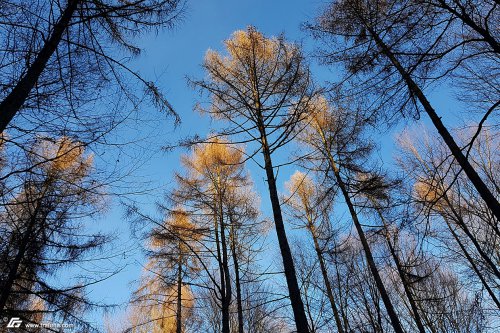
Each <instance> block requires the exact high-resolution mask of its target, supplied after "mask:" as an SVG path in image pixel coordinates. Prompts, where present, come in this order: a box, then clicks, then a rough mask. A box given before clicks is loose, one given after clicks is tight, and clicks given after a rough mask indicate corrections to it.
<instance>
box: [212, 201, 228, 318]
mask: <svg viewBox="0 0 500 333" xmlns="http://www.w3.org/2000/svg"><path fill="white" fill-rule="evenodd" d="M217 206H218V205H217V204H215V205H214V232H215V244H216V248H217V263H218V265H219V277H220V288H219V291H220V301H221V305H222V306H221V308H222V322H223V326H224V320H226V319H227V320H229V315H228V313H226V315H225V314H224V313H225V312H224V304H225V301H226V278H225V274H224V266H223V263H222V253H221V245H220V243H221V242H220V238H219V218H218V213H217V212H218V208H217Z"/></svg>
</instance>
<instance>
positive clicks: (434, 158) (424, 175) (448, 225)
mask: <svg viewBox="0 0 500 333" xmlns="http://www.w3.org/2000/svg"><path fill="white" fill-rule="evenodd" d="M424 133H425V131H424ZM399 142H400V146H401V156H400V164H401V165H403V166H404V169H405V170H406V172H407V173H408V175H409V176H410V179H412V181H413V184H412V186H413V193H412V195H413V197H414V200H415V201H416V206H417V207H418V208H417V209H418V211H423V214H424V216H425V217H426V218H427V219H430V220H432V221H435V226H436V227H438V226H441V225H443V227H444V230H442V233H443V235H447V236H448V237H439V239H440V242H442V243H443V245H445V248H448V249H449V251H450V252H451V253H461V254H462V256H463V257H462V258H460V259H459V261H462V260H463V259H465V262H466V263H467V265H468V266H469V267H470V271H472V272H474V274H475V275H476V276H477V278H479V280H480V282H481V284H482V285H483V286H484V288H485V289H486V291H487V292H488V294H489V296H490V298H491V299H492V300H493V301H494V303H495V304H496V307H499V308H500V306H499V305H500V303H499V300H498V296H497V293H496V292H495V289H497V288H498V279H499V278H500V274H499V272H498V261H499V260H500V258H499V257H498V248H499V239H500V238H499V237H500V234H499V230H498V223H497V222H496V220H495V217H494V216H492V215H491V214H488V213H489V210H488V209H487V208H486V207H485V206H484V204H483V203H482V202H481V201H478V200H477V198H476V195H475V192H474V190H473V189H472V188H471V187H470V185H469V184H468V182H467V179H464V177H463V176H461V174H460V168H459V166H457V165H456V163H455V162H454V161H453V160H450V158H449V157H448V154H447V151H446V149H445V147H443V146H442V144H440V143H439V142H437V140H436V139H435V138H433V137H430V136H429V135H428V134H425V135H419V138H418V139H417V138H416V137H413V136H411V135H410V134H409V133H408V132H407V133H405V134H404V135H402V136H401V137H400V139H399ZM495 146H497V140H496V138H495V136H494V135H491V134H490V132H489V131H488V130H486V131H483V133H481V134H480V135H479V136H478V138H477V139H476V141H475V143H474V145H473V146H472V147H471V150H470V156H471V158H472V160H473V161H474V162H475V163H476V168H477V169H478V170H481V174H482V175H483V177H484V178H485V179H490V180H491V181H492V182H493V183H494V184H495V176H494V175H495V174H496V173H497V171H496V169H497V168H498V161H497V159H498V157H497V156H496V155H495V154H494V153H493V151H494V150H495ZM495 186H496V185H495ZM439 220H440V221H441V222H439ZM449 236H451V239H450V238H449ZM457 246H458V248H457Z"/></svg>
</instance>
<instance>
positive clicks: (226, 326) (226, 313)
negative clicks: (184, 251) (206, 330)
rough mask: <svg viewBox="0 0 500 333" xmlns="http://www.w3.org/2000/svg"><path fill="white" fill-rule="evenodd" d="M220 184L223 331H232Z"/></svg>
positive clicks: (224, 332) (229, 285)
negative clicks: (223, 285)
mask: <svg viewBox="0 0 500 333" xmlns="http://www.w3.org/2000/svg"><path fill="white" fill-rule="evenodd" d="M219 185H220V184H219V183H218V184H217V186H218V189H219V191H218V192H219V193H218V196H219V220H220V223H219V227H220V242H221V246H222V268H223V270H224V280H225V282H226V283H225V288H226V291H225V293H224V294H225V297H223V299H222V333H230V320H231V318H230V305H231V276H230V273H229V262H228V251H227V241H226V223H225V222H224V212H223V207H222V194H221V193H220V186H219Z"/></svg>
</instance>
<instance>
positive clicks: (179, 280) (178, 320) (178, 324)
mask: <svg viewBox="0 0 500 333" xmlns="http://www.w3.org/2000/svg"><path fill="white" fill-rule="evenodd" d="M180 250H181V249H180V246H179V251H180ZM177 270H178V271H177V312H176V314H175V315H176V316H175V326H176V333H182V255H179V263H178V267H177Z"/></svg>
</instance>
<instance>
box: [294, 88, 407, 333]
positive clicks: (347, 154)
mask: <svg viewBox="0 0 500 333" xmlns="http://www.w3.org/2000/svg"><path fill="white" fill-rule="evenodd" d="M307 121H308V124H309V126H307V127H306V128H305V129H304V130H302V131H301V133H299V137H298V138H299V140H300V142H302V143H303V144H304V145H306V146H308V147H310V148H311V149H312V150H313V153H314V156H316V157H312V160H316V163H319V164H320V165H325V166H326V168H325V170H326V172H327V176H328V177H329V178H330V179H332V180H333V181H334V182H335V184H336V185H337V186H338V187H339V189H340V192H341V194H342V198H343V199H344V201H345V203H346V205H347V207H348V211H349V214H350V216H351V218H352V222H353V224H354V227H355V229H356V232H357V234H358V237H359V240H360V242H361V245H362V247H363V251H364V253H365V256H366V263H367V266H368V268H369V269H370V272H371V274H372V276H373V278H374V281H375V284H376V287H377V289H378V292H379V293H380V297H381V298H382V300H383V303H384V305H385V308H386V310H387V313H388V316H389V318H390V321H391V324H392V326H393V328H394V330H395V331H396V332H398V333H401V332H404V330H403V327H402V325H401V322H400V320H399V316H398V314H397V312H396V309H395V307H394V305H393V303H392V301H391V299H390V297H389V293H388V292H387V289H386V286H385V285H384V282H383V280H382V277H381V274H380V271H379V269H378V267H377V264H376V262H375V259H374V257H373V254H372V249H371V247H370V244H369V241H368V239H367V237H366V234H365V231H364V230H363V227H362V224H361V221H360V218H359V212H358V210H357V209H356V206H355V200H354V197H355V195H356V188H355V187H356V185H357V184H356V182H355V180H354V176H355V175H356V174H359V173H366V172H367V171H368V170H365V169H366V166H365V165H363V164H365V163H366V161H367V159H368V157H369V154H370V152H371V151H372V147H371V143H370V141H369V140H367V138H366V137H365V136H364V130H365V127H366V120H365V118H364V116H363V114H362V113H360V112H356V111H354V110H346V109H343V108H341V107H338V108H333V107H332V106H330V105H329V103H328V101H327V100H326V99H325V98H324V97H323V96H318V97H316V98H315V99H314V100H313V101H312V102H311V104H310V109H309V113H308V115H307Z"/></svg>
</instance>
